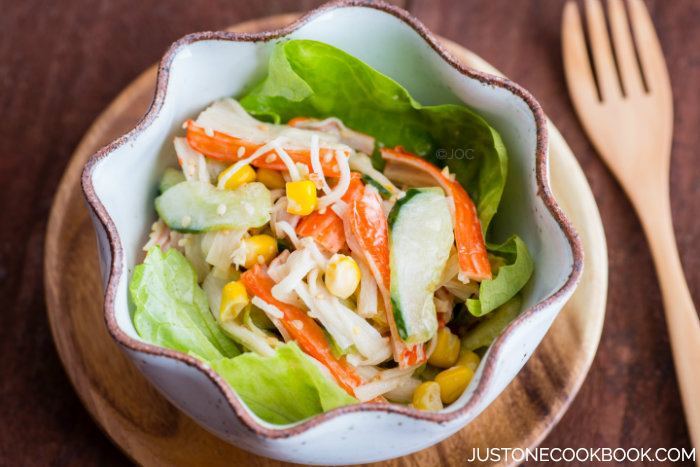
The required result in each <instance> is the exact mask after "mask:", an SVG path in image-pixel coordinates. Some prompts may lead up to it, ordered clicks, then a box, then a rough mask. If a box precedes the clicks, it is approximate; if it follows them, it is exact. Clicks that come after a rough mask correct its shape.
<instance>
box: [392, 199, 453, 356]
mask: <svg viewBox="0 0 700 467" xmlns="http://www.w3.org/2000/svg"><path fill="white" fill-rule="evenodd" d="M389 232H390V235H389V247H390V268H391V304H392V308H393V311H394V319H395V321H396V327H397V328H398V331H399V335H400V336H401V339H403V340H404V341H405V342H406V343H409V344H415V343H420V342H425V341H427V340H429V339H430V338H431V337H432V336H433V335H434V334H435V332H436V331H437V316H436V312H435V304H434V303H433V294H434V292H435V289H436V287H437V285H438V281H439V280H440V275H441V274H442V270H443V269H444V268H445V263H446V262H447V258H448V257H449V255H450V248H451V247H452V244H453V242H454V235H453V233H452V217H451V215H450V211H449V209H448V207H447V199H446V198H445V195H444V193H443V191H442V190H441V189H440V188H411V189H409V190H408V191H407V192H406V196H404V197H403V198H401V199H400V200H399V201H397V202H396V204H395V205H394V207H393V209H392V210H391V212H390V213H389Z"/></svg>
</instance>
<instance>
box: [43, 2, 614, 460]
mask: <svg viewBox="0 0 700 467" xmlns="http://www.w3.org/2000/svg"><path fill="white" fill-rule="evenodd" d="M295 18H296V15H281V16H274V17H269V18H264V19H261V20H256V21H251V22H247V23H242V24H240V25H238V26H236V27H234V28H232V29H233V30H236V31H249V32H252V31H261V30H266V29H277V28H279V27H281V26H282V25H284V24H288V23H290V22H291V21H293V20H294V19H295ZM444 42H445V44H446V45H447V46H448V48H449V49H450V51H451V52H452V54H453V55H454V56H455V57H458V58H459V59H460V60H462V61H464V62H465V63H466V64H467V65H470V66H472V67H474V68H480V69H482V70H484V71H488V72H491V73H497V71H496V70H494V69H493V68H492V67H491V66H490V65H488V64H487V63H486V62H484V61H483V60H482V59H480V58H479V57H477V56H475V55H474V54H472V53H470V52H469V51H467V50H465V49H464V48H462V47H460V46H459V45H457V44H454V43H450V42H448V41H444ZM155 82H156V69H155V67H152V68H150V69H148V70H147V71H146V72H144V73H143V74H142V75H141V76H140V77H139V78H138V79H136V80H135V81H134V82H133V83H132V84H131V85H130V86H129V87H127V88H126V89H125V90H124V91H123V92H122V93H121V94H120V95H119V96H118V97H117V99H116V100H115V101H114V102H113V103H112V104H111V105H110V106H109V107H108V108H107V110H106V111H105V112H104V113H103V114H102V115H100V117H99V118H98V119H97V120H96V121H95V123H94V124H93V126H92V127H91V128H90V130H89V131H88V132H87V134H86V135H85V137H84V138H83V140H82V142H81V143H80V145H79V146H78V148H77V149H76V151H75V153H74V154H73V157H72V160H71V162H70V164H69V166H68V168H67V169H66V172H65V174H64V175H63V179H62V181H61V184H60V186H59V189H58V192H57V195H56V198H55V200H54V204H53V208H52V211H51V217H50V219H49V225H48V231H47V236H46V249H45V258H44V280H45V289H46V301H47V305H48V317H49V321H50V324H51V330H52V333H53V337H54V340H55V342H56V347H57V349H58V352H59V354H60V356H61V360H62V361H63V365H64V366H65V368H66V371H67V372H68V375H69V377H70V380H71V382H72V383H73V385H74V386H75V389H76V391H77V392H78V394H79V396H80V398H81V399H82V401H83V403H84V404H85V407H87V409H88V411H89V412H90V413H91V414H92V416H93V417H94V418H95V420H96V421H97V423H98V424H99V425H100V426H101V427H102V429H104V431H105V432H106V433H107V435H108V436H109V437H110V438H111V439H112V440H113V441H114V442H115V443H116V444H117V445H118V446H119V447H120V448H121V449H123V450H124V452H125V453H126V454H127V455H128V456H130V457H131V458H132V459H133V460H134V461H136V462H138V463H139V464H143V465H208V466H212V467H213V466H219V465H221V466H223V465H255V466H263V465H264V466H267V465H277V464H279V463H278V462H276V461H273V460H270V459H266V458H263V457H258V456H255V455H253V454H250V453H248V452H246V451H243V450H240V449H238V448H236V447H234V446H231V445H229V444H226V443H224V442H223V441H221V440H219V439H218V438H216V437H215V436H214V435H212V434H210V433H208V432H207V431H205V430H204V429H203V428H201V427H200V426H199V425H197V424H196V423H195V422H194V421H192V420H191V419H190V418H188V417H187V416H186V415H184V414H182V413H181V412H179V411H178V410H177V409H175V407H173V406H172V405H170V403H168V402H167V401H166V400H165V399H164V398H163V397H162V396H161V395H160V394H159V393H158V392H157V391H156V390H155V389H154V388H153V387H152V386H151V385H150V384H149V383H148V382H147V381H146V380H145V379H144V377H143V376H141V374H140V373H139V372H138V370H137V369H136V368H135V367H134V365H132V364H131V362H130V361H129V360H128V359H127V358H126V357H125V356H124V355H123V354H122V352H121V351H120V349H119V347H118V346H117V344H116V343H114V341H113V340H112V339H111V337H110V336H109V334H108V332H107V329H106V327H105V323H104V318H103V310H102V285H101V281H100V273H99V266H98V262H97V250H96V242H95V238H94V233H93V229H92V225H91V223H90V219H89V217H88V213H87V210H86V208H85V205H84V202H83V197H82V193H81V190H80V174H81V171H82V168H83V165H84V164H85V161H86V160H87V158H88V157H89V156H90V155H91V154H93V153H94V152H95V151H96V150H97V149H99V148H100V147H101V146H103V145H105V144H107V143H109V142H110V141H111V140H113V139H114V138H116V137H118V136H120V135H122V134H123V133H125V132H126V131H128V130H129V129H131V128H132V127H133V126H134V125H135V124H136V122H137V121H138V120H139V119H140V118H141V116H142V115H143V114H144V113H145V111H146V109H147V107H148V105H149V104H150V102H151V99H152V96H153V91H154V86H155ZM550 140H551V143H550V144H551V147H550V156H551V174H552V185H553V189H554V192H555V194H556V195H557V198H558V200H559V202H560V204H561V206H562V208H563V209H564V211H565V212H566V213H567V214H568V215H569V217H570V219H571V220H572V221H573V223H574V225H575V226H576V228H577V229H578V232H579V234H580V235H581V238H582V240H583V244H584V249H585V253H586V266H585V271H584V273H583V277H582V280H581V284H580V285H579V287H578V290H577V291H576V293H575V295H574V296H573V298H572V299H571V301H570V302H569V303H568V304H567V305H566V307H565V308H564V310H563V311H562V312H561V314H560V315H559V317H558V318H557V319H556V321H555V322H554V325H553V326H552V328H551V329H550V331H549V333H548V334H547V336H546V337H545V339H544V340H543V342H542V344H541V345H540V346H539V348H538V349H537V351H536V352H535V353H534V355H533V356H532V357H531V358H530V360H529V362H528V363H527V365H526V366H525V367H524V368H523V370H522V371H521V372H520V373H519V375H518V377H517V378H516V379H515V380H514V381H513V382H512V383H511V384H510V385H509V386H508V387H507V388H506V390H505V391H504V392H503V393H502V394H501V395H500V396H499V397H498V398H497V399H496V401H494V402H493V404H491V405H490V406H489V407H488V408H487V409H486V410H485V411H484V412H483V413H482V414H481V415H480V416H479V417H478V418H477V419H476V420H474V421H473V422H472V423H471V424H469V425H468V426H467V427H465V428H464V429H463V430H462V431H460V432H459V433H457V434H456V435H454V436H452V437H451V438H449V439H447V440H446V441H444V442H442V443H441V444H439V445H437V446H434V447H432V448H429V449H425V450H423V451H421V452H419V453H416V454H413V455H411V456H408V457H405V458H403V459H401V460H394V461H390V462H388V464H389V465H399V462H401V463H402V465H407V464H411V465H436V464H449V465H458V464H463V463H464V462H465V461H466V460H467V459H469V458H471V456H472V448H482V449H484V448H486V447H503V448H505V447H511V448H515V447H520V448H526V447H534V446H536V445H537V444H539V443H540V442H541V441H542V440H543V439H544V437H545V436H546V435H547V433H549V431H550V430H551V429H552V427H553V426H554V425H555V424H556V423H557V421H559V419H560V417H561V416H562V415H563V413H564V411H565V410H566V409H567V407H568V406H569V403H570V402H571V400H572V399H573V398H574V396H575V395H576V393H577V391H578V389H579V387H580V386H581V383H582V382H583V380H584V378H585V376H586V373H587V371H588V368H589V366H590V364H591V361H592V360H593V356H594V354H595V351H596V348H597V346H598V341H599V339H600V333H601V329H602V326H603V319H604V316H605V300H606V294H607V279H608V266H607V251H606V246H605V237H604V234H603V228H602V224H601V220H600V215H599V213H598V209H597V207H596V204H595V201H594V199H593V195H592V194H591V191H590V188H589V186H588V183H587V182H586V178H585V176H584V175H583V172H582V171H581V168H580V167H579V165H578V163H577V162H576V159H575V157H574V155H573V154H572V152H571V150H570V149H569V147H568V146H567V145H566V142H565V141H564V140H563V139H562V137H561V135H560V134H559V132H558V131H556V129H555V128H554V126H553V125H551V124H550ZM482 453H484V454H485V451H483V450H482ZM484 454H482V455H484Z"/></svg>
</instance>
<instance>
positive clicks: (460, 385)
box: [435, 366, 474, 404]
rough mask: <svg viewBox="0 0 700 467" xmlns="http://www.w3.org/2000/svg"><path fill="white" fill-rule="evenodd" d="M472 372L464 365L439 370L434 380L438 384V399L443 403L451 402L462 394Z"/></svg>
mask: <svg viewBox="0 0 700 467" xmlns="http://www.w3.org/2000/svg"><path fill="white" fill-rule="evenodd" d="M473 377H474V372H473V371H472V370H471V369H469V368H467V367H466V366H453V367H452V368H449V369H447V370H444V371H441V372H440V373H438V374H437V376H435V382H436V383H438V384H439V385H440V399H442V402H444V403H445V404H451V403H453V402H454V401H456V400H457V399H458V398H459V396H461V395H462V393H463V392H464V390H465V389H467V386H469V382H470V381H471V380H472V378H473Z"/></svg>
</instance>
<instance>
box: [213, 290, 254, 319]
mask: <svg viewBox="0 0 700 467" xmlns="http://www.w3.org/2000/svg"><path fill="white" fill-rule="evenodd" d="M249 302H250V300H248V292H247V291H246V289H245V286H244V285H243V283H242V282H241V281H232V282H229V283H228V284H226V285H225V286H224V288H223V290H222V291H221V305H220V306H219V319H220V320H221V321H232V320H234V319H236V317H237V316H238V314H239V313H240V312H241V310H242V309H243V308H245V307H246V305H248V303H249Z"/></svg>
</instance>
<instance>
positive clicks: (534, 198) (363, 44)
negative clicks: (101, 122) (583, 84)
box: [92, 6, 573, 408]
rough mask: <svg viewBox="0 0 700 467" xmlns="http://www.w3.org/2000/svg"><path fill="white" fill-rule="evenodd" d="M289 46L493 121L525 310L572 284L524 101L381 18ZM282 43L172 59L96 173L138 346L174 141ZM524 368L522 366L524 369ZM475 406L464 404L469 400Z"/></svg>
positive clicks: (503, 209) (189, 49)
mask: <svg viewBox="0 0 700 467" xmlns="http://www.w3.org/2000/svg"><path fill="white" fill-rule="evenodd" d="M284 37H285V38H308V39H315V40H320V41H323V42H327V43H329V44H331V45H334V46H336V47H338V48H340V49H343V50H345V51H347V52H348V53H350V54H352V55H354V56H356V57H358V58H360V59H361V60H363V61H365V62H366V63H368V64H369V65H371V66H373V67H374V68H376V69H378V70H379V71H381V72H383V73H385V74H386V75H388V76H390V77H392V78H393V79H395V80H396V81H398V82H399V83H401V84H402V85H403V86H405V87H406V88H407V89H408V90H409V91H410V92H411V94H412V95H413V96H414V97H415V98H416V99H417V100H418V101H419V102H421V103H423V104H444V103H465V104H467V105H468V106H470V107H471V108H473V109H474V110H476V111H477V112H478V113H480V114H481V115H482V116H483V117H484V118H486V119H487V120H488V121H489V123H490V124H491V125H493V126H494V127H495V128H496V129H497V130H498V131H499V132H500V134H501V136H502V137H503V140H504V142H505V144H506V147H507V149H508V153H509V175H508V182H507V185H506V191H505V194H504V198H503V200H502V202H501V205H500V209H499V212H498V214H497V215H496V217H495V220H494V234H495V237H496V238H495V240H503V239H505V238H506V237H507V236H508V235H510V234H513V233H516V234H518V235H520V236H521V238H523V239H524V241H525V242H526V243H527V245H528V247H529V248H530V251H531V253H532V256H533V258H534V260H535V272H534V275H533V278H532V279H531V281H530V283H529V284H528V286H527V288H526V290H525V292H524V306H525V307H529V306H532V305H533V304H536V303H538V302H540V301H542V300H544V299H546V298H547V297H549V296H550V295H551V294H552V293H554V292H555V291H557V290H558V289H559V288H560V287H561V286H562V285H563V284H564V283H565V282H566V281H567V279H568V277H569V275H570V273H571V271H572V266H573V254H572V251H571V247H570V245H569V242H568V240H567V238H566V236H565V235H564V233H563V232H562V229H561V227H560V226H559V224H558V223H557V222H556V221H555V219H554V218H553V217H552V215H551V214H550V212H549V211H548V209H547V208H546V206H545V204H544V203H543V201H542V199H541V198H540V197H539V196H538V194H537V192H538V189H537V183H536V160H535V152H536V145H537V134H536V129H537V128H536V122H535V116H534V114H533V111H532V110H531V108H530V107H529V106H528V105H527V103H526V102H525V101H524V100H523V99H522V98H520V97H518V96H516V95H515V94H514V93H513V92H512V91H510V90H508V89H505V88H503V87H499V86H494V85H491V84H486V83H484V82H481V81H479V80H477V79H474V78H470V77H467V76H465V75H464V74H462V73H461V72H459V70H457V69H455V68H454V67H453V66H452V65H450V64H449V63H447V62H445V61H444V60H443V59H442V58H441V57H440V56H439V55H438V54H437V53H436V52H435V51H434V50H433V48H432V47H431V46H430V45H429V44H428V42H426V41H425V40H424V39H423V38H422V37H421V35H420V34H419V33H417V32H416V31H415V30H414V29H413V28H412V27H410V26H409V25H407V24H406V23H405V22H403V21H401V20H400V19H399V18H397V17H395V16H393V15H391V14H388V13H385V12H382V11H379V10H377V9H374V8H367V7H357V6H356V7H344V8H336V9H332V10H326V11H323V12H321V13H320V14H318V15H317V16H315V17H313V18H312V19H311V20H309V21H307V22H305V23H304V24H303V25H302V26H301V27H299V28H298V29H296V30H295V31H293V32H291V33H289V34H288V35H287V36H284ZM280 39H281V38H271V39H269V40H267V41H241V42H237V41H232V40H226V39H225V38H224V37H223V36H222V37H220V38H212V39H208V40H200V41H195V42H192V43H186V42H185V43H181V45H180V46H179V48H178V49H177V50H176V51H175V52H174V54H173V56H172V63H171V66H170V72H169V76H168V81H167V92H166V93H165V97H164V99H163V100H162V105H161V107H160V110H159V112H158V113H157V115H155V116H153V117H152V120H151V121H150V124H149V125H147V126H146V127H145V128H144V129H143V130H142V131H141V132H140V133H138V134H137V135H135V136H133V137H131V138H129V139H128V140H127V142H126V143H125V144H123V145H121V146H119V147H118V148H117V149H115V150H114V151H113V152H112V153H110V155H109V157H105V158H102V159H101V160H100V161H99V162H97V163H96V164H95V166H94V169H93V173H92V182H93V186H94V188H95V192H96V194H97V196H98V198H99V199H100V201H101V202H102V204H103V205H104V207H105V208H106V210H107V212H108V213H109V215H110V216H111V218H112V219H113V221H114V224H115V225H116V230H117V232H118V234H119V239H120V242H121V247H122V251H123V253H124V255H123V261H124V267H123V268H122V273H121V277H120V278H119V281H118V288H117V293H116V296H115V313H116V319H117V323H118V325H119V326H120V327H121V329H122V330H123V331H124V332H126V333H127V334H128V335H129V336H131V337H133V338H135V339H139V337H138V335H137V333H136V331H135V329H134V327H133V324H132V322H131V318H130V310H129V299H128V293H127V285H128V278H129V277H130V276H131V273H132V271H133V268H134V266H135V265H136V264H137V262H138V261H140V260H141V258H142V254H143V253H142V251H141V247H142V245H143V244H144V243H145V240H146V237H147V233H148V231H149V228H150V225H151V223H152V222H153V221H154V220H155V212H154V209H153V200H154V198H155V196H156V187H157V184H158V180H159V178H160V174H161V173H162V171H163V169H164V168H165V167H167V166H172V165H174V163H175V155H174V150H173V146H172V138H173V136H175V135H177V134H181V133H182V130H181V124H182V122H183V121H184V120H185V119H187V118H190V117H193V116H195V115H196V114H197V113H198V112H199V111H201V110H202V109H203V108H204V107H206V106H207V105H208V104H209V103H211V102H212V101H214V100H216V99H219V98H222V97H225V96H237V95H240V94H241V93H242V92H244V91H245V90H246V89H247V88H248V87H249V86H251V85H253V84H255V83H256V82H257V81H258V80H259V79H261V78H262V77H263V76H264V74H265V70H266V66H267V61H268V57H269V54H270V52H271V50H272V47H273V46H274V44H275V42H277V41H278V40H280ZM149 118H151V117H149ZM467 149H468V148H467ZM545 330H546V329H545ZM542 333H544V330H543V331H542ZM521 365H522V363H521V362H518V364H517V368H519V367H520V366H521ZM516 371H517V370H516ZM468 397H469V394H465V395H464V396H463V398H462V399H463V400H464V399H466V398H468ZM458 405H460V404H454V405H453V406H454V407H455V408H456V407H457V406H458Z"/></svg>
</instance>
